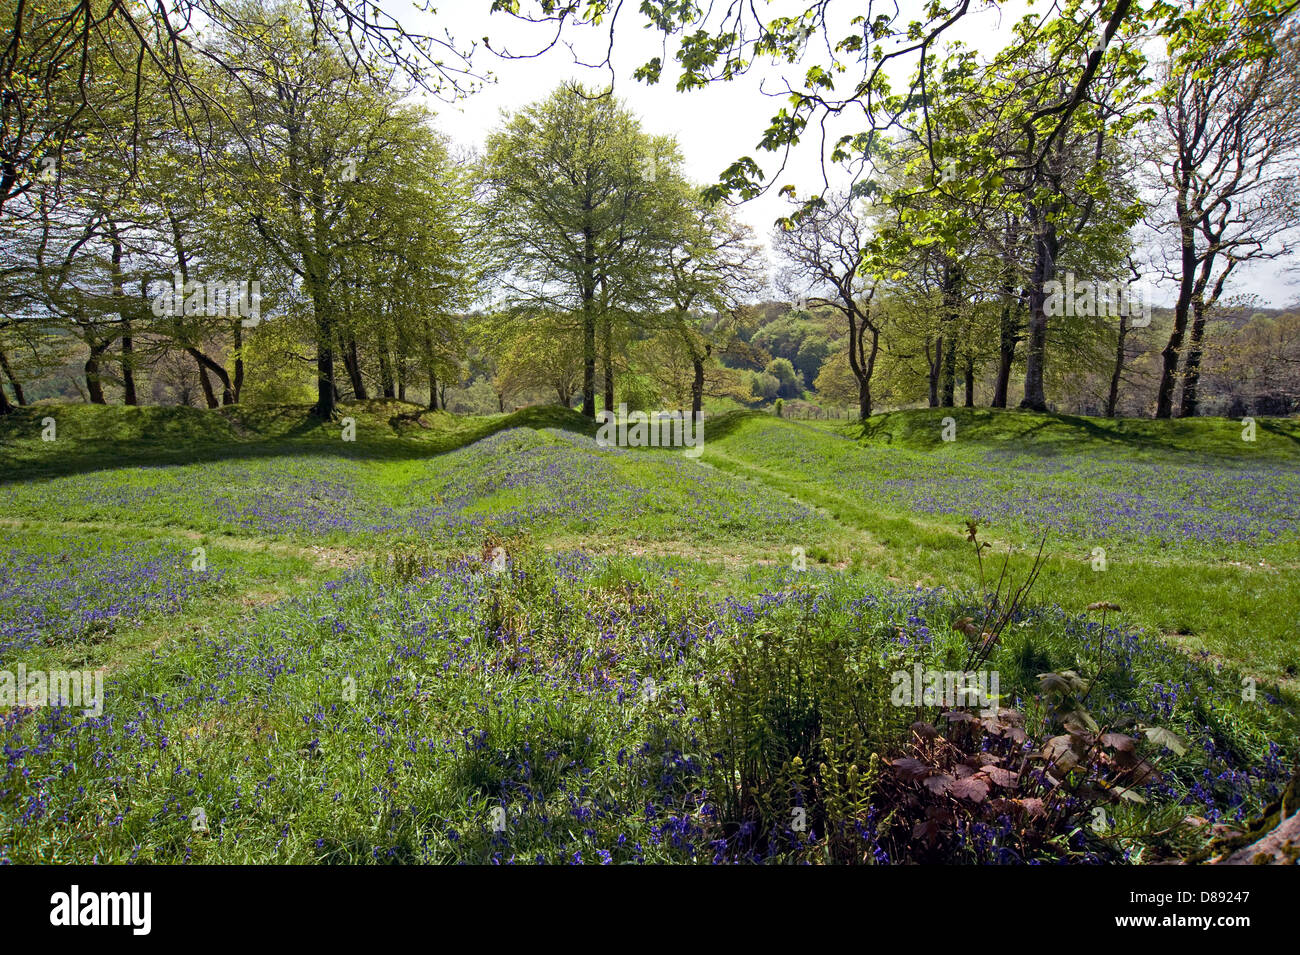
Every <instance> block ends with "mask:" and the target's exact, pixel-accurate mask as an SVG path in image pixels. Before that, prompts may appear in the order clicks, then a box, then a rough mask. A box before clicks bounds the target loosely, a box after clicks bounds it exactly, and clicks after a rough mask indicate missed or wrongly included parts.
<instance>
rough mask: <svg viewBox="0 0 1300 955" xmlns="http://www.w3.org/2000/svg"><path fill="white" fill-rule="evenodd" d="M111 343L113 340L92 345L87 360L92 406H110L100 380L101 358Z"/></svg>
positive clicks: (87, 383)
mask: <svg viewBox="0 0 1300 955" xmlns="http://www.w3.org/2000/svg"><path fill="white" fill-rule="evenodd" d="M109 341H111V339H109V340H106V341H104V342H102V343H100V344H93V345H90V355H89V356H88V357H87V358H86V366H85V367H86V393H87V394H88V395H89V396H90V403H91V404H92V405H106V404H108V402H107V401H105V400H104V386H103V383H102V382H101V381H100V378H99V356H100V355H102V354H104V352H105V350H107V348H108V345H109Z"/></svg>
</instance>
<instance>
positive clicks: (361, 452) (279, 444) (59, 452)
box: [0, 400, 596, 485]
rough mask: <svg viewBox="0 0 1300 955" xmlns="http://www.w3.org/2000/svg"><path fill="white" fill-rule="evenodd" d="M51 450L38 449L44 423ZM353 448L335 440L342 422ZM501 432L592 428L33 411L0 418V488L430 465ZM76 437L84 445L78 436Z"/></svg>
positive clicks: (184, 412)
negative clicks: (320, 461) (296, 465)
mask: <svg viewBox="0 0 1300 955" xmlns="http://www.w3.org/2000/svg"><path fill="white" fill-rule="evenodd" d="M47 417H50V418H54V419H55V422H56V424H57V426H58V430H57V431H56V440H55V441H53V442H42V441H41V440H40V437H39V436H40V433H41V431H42V429H43V427H44V424H43V422H44V419H45V418H47ZM348 417H351V418H353V419H354V420H355V422H356V435H357V437H356V440H355V441H344V440H342V419H344V418H348ZM509 428H533V429H535V430H541V429H545V428H558V429H561V430H565V431H572V432H575V433H579V434H585V435H588V436H591V435H594V434H595V428H596V426H595V424H594V423H593V422H591V421H590V420H589V419H587V418H584V417H582V415H580V414H579V413H578V412H576V411H572V410H570V409H568V408H561V407H558V406H540V407H531V408H522V409H520V410H519V411H515V412H511V413H510V414H504V415H494V416H492V417H487V418H470V419H458V418H455V417H454V416H452V415H448V414H446V413H445V412H431V411H427V410H426V409H423V408H421V407H420V406H418V405H411V404H407V403H405V402H397V401H387V400H377V401H361V402H345V403H342V404H340V405H339V409H338V415H337V418H336V420H332V421H322V420H321V419H319V418H316V417H313V416H312V415H311V414H310V409H309V408H308V407H307V406H305V405H289V406H277V407H265V408H248V407H241V406H238V405H234V406H230V407H226V408H219V409H213V410H210V411H209V410H202V409H197V408H176V407H169V408H154V407H150V408H121V407H103V406H96V407H93V408H92V407H90V406H85V405H39V406H35V407H27V408H20V409H17V410H16V411H15V412H14V413H13V414H10V415H6V416H5V417H3V418H0V485H3V484H6V483H10V482H15V481H27V480H32V479H42V478H53V477H62V476H65V475H69V474H83V473H88V472H91V471H100V470H107V469H111V468H119V467H164V466H176V465H184V464H198V463H203V462H210V461H229V460H241V459H257V458H267V457H284V456H294V455H297V456H307V455H322V454H325V455H331V456H334V457H339V458H346V459H349V460H356V461H367V460H375V461H400V460H409V459H421V458H433V457H437V456H438V455H441V454H446V453H448V452H450V451H455V450H457V449H459V448H463V447H465V446H466V445H469V444H472V443H474V442H475V441H480V440H482V439H483V438H486V437H490V436H491V435H493V434H496V433H497V432H499V431H505V430H507V429H509ZM83 434H86V435H92V436H82V435H83Z"/></svg>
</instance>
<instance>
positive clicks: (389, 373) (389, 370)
mask: <svg viewBox="0 0 1300 955" xmlns="http://www.w3.org/2000/svg"><path fill="white" fill-rule="evenodd" d="M380 327H381V329H382V327H383V326H382V325H381V326H380ZM378 349H379V387H380V390H381V391H382V392H383V395H384V397H385V398H393V397H395V396H396V391H395V390H394V388H393V366H392V364H391V363H390V362H389V359H388V336H387V335H385V334H384V333H383V331H380V332H379V342H378Z"/></svg>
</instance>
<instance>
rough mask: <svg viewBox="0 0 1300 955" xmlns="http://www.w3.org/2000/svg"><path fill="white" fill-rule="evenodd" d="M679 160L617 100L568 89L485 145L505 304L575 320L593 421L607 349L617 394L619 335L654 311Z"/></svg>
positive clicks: (486, 217) (494, 248) (522, 114)
mask: <svg viewBox="0 0 1300 955" xmlns="http://www.w3.org/2000/svg"><path fill="white" fill-rule="evenodd" d="M680 164H681V159H680V157H679V155H678V153H677V147H676V145H675V144H674V143H673V142H672V141H671V140H670V139H667V138H665V137H652V136H649V135H647V134H646V133H644V132H642V130H641V128H640V124H639V123H638V121H637V120H636V118H635V117H634V116H633V115H632V114H631V113H630V112H629V111H628V110H627V109H626V108H625V107H623V106H622V105H621V104H620V103H619V102H618V101H617V100H616V99H614V98H613V96H612V95H609V94H599V93H595V92H590V91H588V90H586V89H584V88H583V87H582V86H580V85H578V84H574V83H566V84H564V85H562V86H561V87H560V88H559V89H557V90H556V91H555V92H554V93H552V94H551V95H550V96H549V97H547V98H546V99H545V100H542V101H541V102H539V103H535V104H533V105H532V106H529V107H526V108H525V109H522V110H520V111H519V112H517V113H515V114H514V115H512V116H510V117H509V118H508V119H507V120H506V122H505V124H504V125H503V126H502V127H501V128H500V129H498V130H496V131H495V132H493V133H492V134H491V135H490V136H489V137H488V141H487V148H486V152H485V156H484V160H483V168H482V178H483V181H484V195H483V201H482V204H481V206H482V223H483V230H484V233H485V234H486V235H488V236H489V246H490V251H491V261H492V263H493V266H492V272H491V275H492V277H493V278H494V279H495V281H496V283H497V284H498V287H499V289H500V290H501V297H502V299H503V301H502V305H503V306H504V307H506V308H508V309H512V310H515V311H522V312H524V313H532V314H558V315H571V316H573V317H574V320H575V326H576V327H575V328H574V331H575V332H576V335H575V337H576V339H577V342H578V344H579V347H580V348H581V353H582V362H583V380H582V413H583V414H584V415H587V416H589V417H595V414H596V366H597V358H598V345H599V346H603V354H604V368H603V372H604V375H603V377H604V379H605V401H606V402H607V403H610V402H612V400H613V392H614V382H613V354H612V351H613V349H612V347H611V346H612V344H613V342H614V340H615V338H616V337H617V336H616V334H615V325H617V324H619V323H620V321H621V320H623V319H625V318H626V317H627V316H628V315H630V314H632V313H633V312H634V311H635V310H636V309H637V308H638V307H639V306H641V305H643V304H644V303H645V300H646V297H647V295H648V294H649V291H650V290H653V288H654V286H655V281H654V278H655V277H656V276H657V275H658V274H659V269H660V268H661V266H662V261H661V260H660V258H659V256H658V255H657V252H658V251H660V250H662V248H663V240H662V231H663V216H664V211H665V205H666V202H665V197H666V196H670V195H672V194H674V193H675V192H676V191H677V190H678V189H679V188H680V182H681V176H680V173H679V172H678V169H679V167H680Z"/></svg>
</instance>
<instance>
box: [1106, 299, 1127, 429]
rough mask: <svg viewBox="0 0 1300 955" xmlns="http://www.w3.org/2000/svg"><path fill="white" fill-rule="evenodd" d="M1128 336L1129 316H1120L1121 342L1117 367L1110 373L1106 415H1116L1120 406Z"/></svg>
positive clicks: (1117, 354) (1116, 355) (1118, 348)
mask: <svg viewBox="0 0 1300 955" xmlns="http://www.w3.org/2000/svg"><path fill="white" fill-rule="evenodd" d="M1127 338H1128V316H1127V315H1121V316H1120V317H1119V344H1118V345H1116V346H1115V369H1114V370H1113V371H1112V372H1111V374H1110V391H1109V392H1108V393H1107V395H1106V417H1107V418H1113V417H1115V411H1116V410H1117V409H1118V408H1119V383H1120V378H1121V376H1122V375H1123V374H1124V343H1125V341H1126V340H1127Z"/></svg>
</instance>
